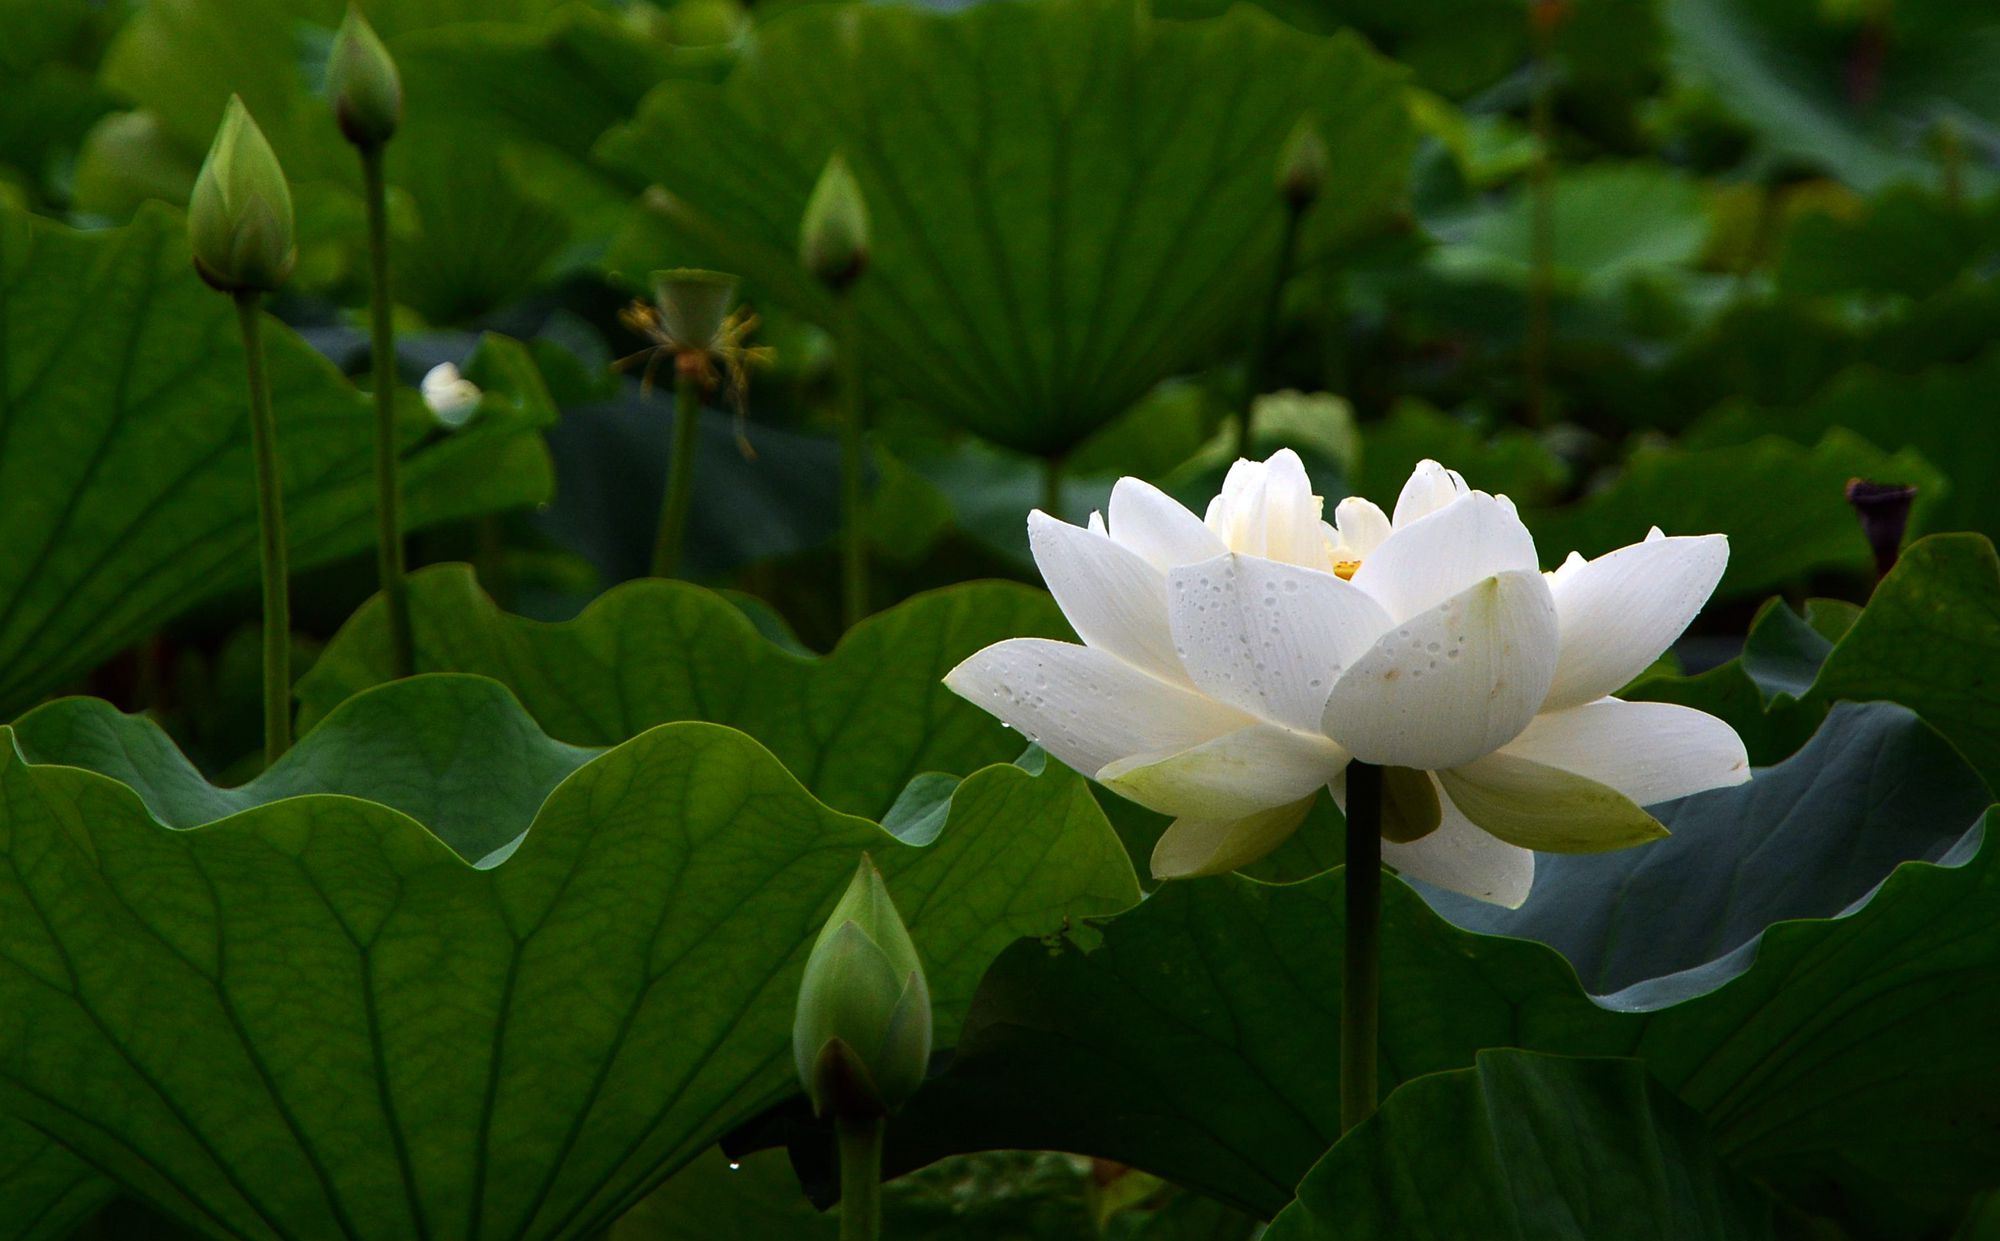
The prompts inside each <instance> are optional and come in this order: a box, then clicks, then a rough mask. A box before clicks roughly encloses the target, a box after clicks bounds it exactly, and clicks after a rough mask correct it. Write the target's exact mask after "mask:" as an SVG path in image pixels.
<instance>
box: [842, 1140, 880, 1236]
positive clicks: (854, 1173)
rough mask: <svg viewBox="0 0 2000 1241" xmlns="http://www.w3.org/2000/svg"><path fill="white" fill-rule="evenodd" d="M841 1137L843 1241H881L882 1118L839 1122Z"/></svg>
mask: <svg viewBox="0 0 2000 1241" xmlns="http://www.w3.org/2000/svg"><path fill="white" fill-rule="evenodd" d="M834 1128H835V1130H836V1131H837V1132H838V1134H839V1136H840V1241H877V1238H879V1237H880V1236H881V1235H882V1118H881V1117H879V1116H877V1117H874V1118H872V1119H869V1120H848V1119H846V1118H841V1119H838V1120H836V1121H835V1122H834Z"/></svg>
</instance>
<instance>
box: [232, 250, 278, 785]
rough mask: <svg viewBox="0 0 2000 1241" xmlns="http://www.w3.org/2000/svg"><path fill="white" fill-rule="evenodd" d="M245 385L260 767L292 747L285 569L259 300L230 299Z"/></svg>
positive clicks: (251, 296)
mask: <svg viewBox="0 0 2000 1241" xmlns="http://www.w3.org/2000/svg"><path fill="white" fill-rule="evenodd" d="M234 297H235V302H236V321H237V323H238V325H239V326H240V327H241V328H242V332H243V357H244V365H245V368H246V370H247V372H248V379H249V382H250V444H251V448H252V451H253V452H254V453H255V456H256V463H257V525H258V532H259V541H258V547H259V551H260V562H261V567H262V570H263V584H264V763H265V765H266V766H269V765H270V764H272V763H275V762H277V761H278V759H279V758H281V757H283V756H284V753H285V751H286V750H289V749H291V747H292V617H291V583H290V581H289V578H288V574H287V571H286V568H285V497H284V484H283V481H282V480H281V478H280V477H279V474H278V428H277V425H276V422H275V420H274V419H273V418H272V416H271V388H270V383H269V381H268V380H267V379H266V377H265V375H264V340H263V334H262V329H261V321H262V316H261V314H260V312H259V310H258V305H257V303H258V301H259V294H258V293H257V292H256V291H255V290H251V289H245V290H242V291H240V292H238V293H236V294H235V295H234Z"/></svg>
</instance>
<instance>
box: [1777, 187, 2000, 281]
mask: <svg viewBox="0 0 2000 1241" xmlns="http://www.w3.org/2000/svg"><path fill="white" fill-rule="evenodd" d="M1842 205H1843V206H1847V207H1848V209H1847V210H1846V211H1844V212H1842V213H1841V214H1835V213H1833V212H1830V211H1813V212H1809V213H1807V214H1805V215H1802V216H1800V217H1798V218H1797V219H1795V220H1793V221H1792V222H1791V225H1790V227H1789V228H1787V229H1786V231H1785V242H1784V249H1783V250H1782V251H1781V252H1780V253H1779V256H1778V270H1777V278H1778V288H1779V289H1780V291H1782V292H1783V293H1786V294H1788V295H1795V296H1804V297H1824V296H1832V295H1838V294H1843V293H1864V294H1874V295H1883V294H1887V295H1891V296H1899V297H1912V298H1920V297H1927V296H1929V295H1931V294H1933V293H1936V292H1937V291H1938V290H1940V289H1942V288H1944V287H1945V286H1947V285H1949V284H1952V283H1953V282H1955V281H1957V280H1959V279H1960V278H1961V277H1962V276H1964V275H1965V274H1966V272H1967V271H1968V270H1975V269H1977V268H1978V267H1979V266H1980V265H1981V264H1982V261H1983V260H1984V259H1985V258H1986V256H1988V255H1990V254H1991V253H1992V252H1993V250H1994V247H1995V245H1996V244H1997V243H2000V204H1994V205H1987V204H1971V203H1954V202H1952V201H1950V200H1949V199H1946V198H1943V197H1941V196H1939V195H1936V194H1926V193H1921V192H1919V191H1917V190H1914V189H1911V188H1909V187H1902V188H1898V189H1893V190H1890V191H1888V192H1887V193H1884V194H1880V195H1877V196H1876V197H1875V198H1873V199H1870V200H1868V201H1866V202H1865V203H1863V204H1862V205H1861V206H1860V209H1859V211H1858V212H1856V211H1854V210H1853V208H1852V207H1851V206H1849V205H1847V204H1844V203H1843V204H1842Z"/></svg>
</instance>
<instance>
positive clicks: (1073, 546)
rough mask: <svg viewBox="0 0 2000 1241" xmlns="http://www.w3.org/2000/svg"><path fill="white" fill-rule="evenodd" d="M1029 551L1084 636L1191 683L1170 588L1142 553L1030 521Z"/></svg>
mask: <svg viewBox="0 0 2000 1241" xmlns="http://www.w3.org/2000/svg"><path fill="white" fill-rule="evenodd" d="M1028 546H1029V548H1030V549H1031V550H1032V551H1033V552H1034V554H1035V565H1036V567H1038V568H1040V569H1041V571H1042V580H1043V581H1044V582H1046V583H1047V584H1048V588H1049V593H1050V594H1052V595H1054V596H1055V597H1056V606H1058V607H1060V608H1061V609H1062V612H1063V615H1064V616H1065V617H1067V618H1068V619H1069V623H1070V627H1071V628H1073V629H1075V630H1076V634H1077V636H1078V637H1080V638H1082V639H1083V640H1084V642H1085V643H1086V644H1087V645H1089V646H1093V647H1096V648H1097V649H1099V650H1104V651H1109V652H1111V653H1112V654H1113V655H1116V656H1118V657H1119V658H1121V659H1124V660H1125V661H1127V662H1128V663H1132V664H1136V665H1138V666H1139V667H1140V668H1142V669H1144V670H1145V671H1147V672H1150V673H1153V674H1154V675H1156V676H1160V677H1165V678H1166V679H1168V680H1181V681H1184V680H1186V679H1187V674H1186V673H1185V672H1183V671H1182V670H1181V663H1180V660H1179V659H1178V658H1177V657H1176V656H1175V655H1174V639H1173V634H1172V632H1171V630H1170V629H1169V627H1168V625H1167V583H1166V579H1165V578H1163V577H1161V576H1160V571H1159V570H1158V569H1156V568H1154V567H1153V566H1152V565H1151V564H1150V563H1148V562H1147V561H1146V560H1145V559H1143V558H1142V557H1141V556H1140V555H1139V554H1138V553H1137V552H1134V551H1131V550H1128V549H1127V548H1124V547H1121V546H1120V545H1119V544H1117V543H1115V542H1113V541H1112V540H1111V539H1110V538H1109V537H1108V536H1106V535H1103V534H1099V533H1097V532H1096V531H1093V530H1085V529H1081V528H1079V527H1077V526H1072V525H1070V524H1069V523H1068V522H1064V521H1058V520H1056V519H1055V518H1053V517H1051V516H1049V515H1048V514H1047V513H1044V512H1041V511H1039V510H1037V511H1036V512H1033V513H1030V514H1029V515H1028Z"/></svg>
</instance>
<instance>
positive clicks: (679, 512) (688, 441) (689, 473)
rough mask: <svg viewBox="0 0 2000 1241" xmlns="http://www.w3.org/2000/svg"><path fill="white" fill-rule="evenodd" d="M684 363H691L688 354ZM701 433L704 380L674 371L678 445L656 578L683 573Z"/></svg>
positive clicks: (656, 552)
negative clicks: (682, 559) (697, 449)
mask: <svg viewBox="0 0 2000 1241" xmlns="http://www.w3.org/2000/svg"><path fill="white" fill-rule="evenodd" d="M682 360H687V359H686V358H685V355H684V356H683V359H682ZM700 431H701V379H700V377H699V376H698V375H696V374H694V373H693V368H691V367H687V366H681V365H678V364H676V366H675V368H674V446H673V457H672V459H671V460H669V461H668V462H667V494H666V498H665V499H664V500H663V501H662V502H661V504H660V535H659V539H658V540H657V541H656V542H655V543H654V544H653V576H654V577H672V576H674V575H675V574H676V573H678V572H680V567H681V545H682V544H683V543H685V542H686V540H687V524H688V513H689V511H690V510H691V509H692V507H693V504H694V454H695V444H696V441H697V440H698V439H699V438H700Z"/></svg>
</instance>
